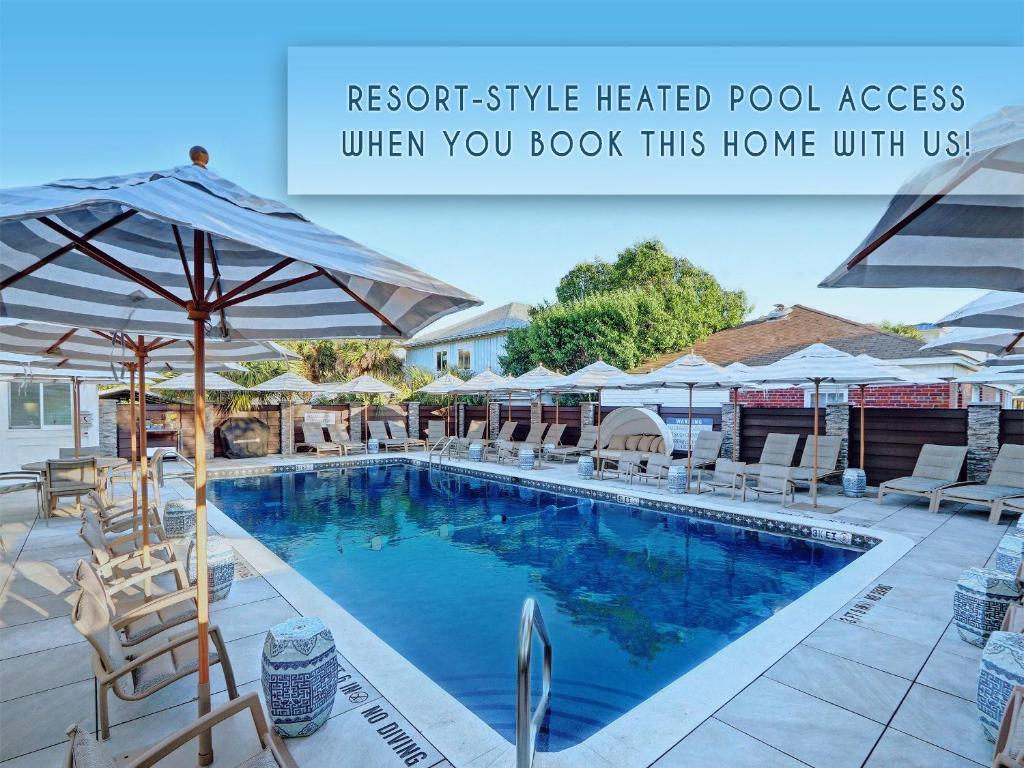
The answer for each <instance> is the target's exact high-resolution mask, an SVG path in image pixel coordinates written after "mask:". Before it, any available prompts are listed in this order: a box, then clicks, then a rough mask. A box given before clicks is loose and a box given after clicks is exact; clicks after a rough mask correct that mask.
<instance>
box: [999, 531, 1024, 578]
mask: <svg viewBox="0 0 1024 768" xmlns="http://www.w3.org/2000/svg"><path fill="white" fill-rule="evenodd" d="M1022 558H1024V538H1022V537H1020V536H1010V535H1007V536H1003V538H1002V541H1000V542H999V547H998V549H996V570H997V571H1003V572H1005V573H1011V574H1013V575H1014V576H1016V575H1017V571H1019V570H1020V562H1021V559H1022Z"/></svg>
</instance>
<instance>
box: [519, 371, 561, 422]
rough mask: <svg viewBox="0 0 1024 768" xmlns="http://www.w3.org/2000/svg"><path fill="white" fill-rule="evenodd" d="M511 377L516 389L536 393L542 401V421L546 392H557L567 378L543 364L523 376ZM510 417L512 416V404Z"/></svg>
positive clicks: (556, 418)
mask: <svg viewBox="0 0 1024 768" xmlns="http://www.w3.org/2000/svg"><path fill="white" fill-rule="evenodd" d="M511 378H512V383H513V384H514V385H515V387H516V389H518V390H520V391H522V392H529V393H531V394H532V393H536V395H537V400H538V402H539V403H540V408H541V416H542V418H541V420H542V421H543V414H544V393H545V392H557V391H558V388H559V387H560V386H561V383H562V380H563V379H565V377H564V376H563V375H562V374H560V373H555V372H554V371H552V370H550V369H548V368H545V367H544V366H543V365H538V366H537V367H536V368H532V369H530V370H529V371H527V372H526V373H524V374H522V375H521V376H514V377H511ZM511 394H512V393H511V392H509V397H510V399H511ZM509 418H511V404H510V414H509ZM555 423H556V424H557V423H558V398H557V397H556V398H555Z"/></svg>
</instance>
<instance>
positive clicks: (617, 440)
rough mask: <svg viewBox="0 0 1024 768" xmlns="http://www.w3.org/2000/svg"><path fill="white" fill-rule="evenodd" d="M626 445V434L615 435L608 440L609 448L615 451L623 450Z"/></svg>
mask: <svg viewBox="0 0 1024 768" xmlns="http://www.w3.org/2000/svg"><path fill="white" fill-rule="evenodd" d="M625 447H626V436H625V435H615V436H613V437H612V439H611V440H610V441H608V448H609V449H610V450H613V451H621V450H623V449H624V448H625Z"/></svg>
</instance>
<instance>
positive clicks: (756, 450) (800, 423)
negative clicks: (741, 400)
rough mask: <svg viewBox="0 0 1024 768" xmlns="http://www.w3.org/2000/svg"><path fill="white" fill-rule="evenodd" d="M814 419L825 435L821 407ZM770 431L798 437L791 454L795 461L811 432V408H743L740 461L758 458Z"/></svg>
mask: <svg viewBox="0 0 1024 768" xmlns="http://www.w3.org/2000/svg"><path fill="white" fill-rule="evenodd" d="M818 419H819V421H818V429H819V434H825V409H824V408H819V409H818ZM719 428H720V427H719ZM772 432H781V433H783V434H787V435H800V436H801V437H800V441H799V442H798V443H797V446H796V453H794V454H793V464H799V463H800V456H801V454H802V453H803V450H804V443H805V442H806V441H807V436H808V435H812V434H814V409H813V408H751V407H744V409H743V415H742V417H741V419H740V438H741V445H740V460H741V461H745V462H747V463H750V464H753V463H756V462H757V461H759V460H760V458H761V449H762V448H764V443H765V440H767V439H768V435H769V434H770V433H772Z"/></svg>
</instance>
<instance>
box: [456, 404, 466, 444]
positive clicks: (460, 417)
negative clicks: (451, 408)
mask: <svg viewBox="0 0 1024 768" xmlns="http://www.w3.org/2000/svg"><path fill="white" fill-rule="evenodd" d="M455 413H456V419H455V421H456V437H462V436H463V435H465V434H466V404H465V403H458V404H457V405H456V406H455Z"/></svg>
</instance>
